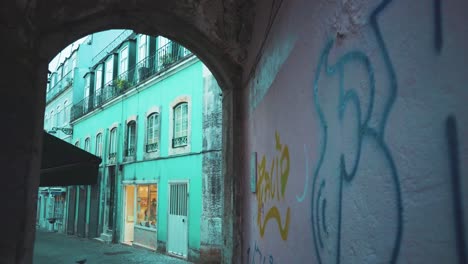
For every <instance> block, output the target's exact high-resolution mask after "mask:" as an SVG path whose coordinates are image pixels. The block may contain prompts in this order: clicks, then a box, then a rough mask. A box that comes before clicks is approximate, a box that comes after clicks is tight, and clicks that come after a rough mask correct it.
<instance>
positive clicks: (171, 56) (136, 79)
mask: <svg viewBox="0 0 468 264" xmlns="http://www.w3.org/2000/svg"><path fill="white" fill-rule="evenodd" d="M190 56H192V53H191V52H190V51H189V50H187V49H186V48H184V47H183V46H181V45H180V44H178V43H176V42H169V43H168V44H166V45H164V46H163V47H161V48H160V49H158V50H157V52H156V54H155V55H153V56H149V57H146V58H145V59H143V60H141V61H140V62H138V63H137V64H136V65H135V67H133V68H131V69H129V70H128V71H126V72H124V73H122V74H120V75H119V76H118V77H117V78H116V79H114V80H112V81H110V82H108V83H107V84H105V85H104V87H103V88H102V89H99V90H96V92H95V94H94V95H92V96H88V97H86V98H84V99H83V100H81V101H80V102H78V103H76V104H74V105H73V107H72V110H71V121H74V120H76V119H78V118H80V117H82V116H84V115H86V114H87V113H90V112H92V111H93V110H94V109H96V108H98V107H100V106H102V105H103V104H105V103H107V102H109V101H111V100H112V99H114V98H116V97H118V96H119V95H121V94H123V93H125V92H126V91H128V90H130V89H131V88H133V87H135V86H136V85H138V84H140V83H141V82H143V81H145V80H147V79H149V78H150V77H152V76H154V75H156V74H159V73H162V72H163V71H165V70H167V69H168V68H170V67H172V66H174V65H176V64H178V63H180V62H182V61H184V60H186V59H187V58H189V57H190Z"/></svg>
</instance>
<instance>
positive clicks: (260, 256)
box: [245, 241, 274, 264]
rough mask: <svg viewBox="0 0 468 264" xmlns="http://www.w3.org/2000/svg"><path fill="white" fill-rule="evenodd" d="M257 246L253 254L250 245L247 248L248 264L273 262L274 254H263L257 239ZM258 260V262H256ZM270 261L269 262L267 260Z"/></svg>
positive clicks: (268, 263)
mask: <svg viewBox="0 0 468 264" xmlns="http://www.w3.org/2000/svg"><path fill="white" fill-rule="evenodd" d="M254 244H255V246H254V249H253V252H252V256H250V252H251V249H250V247H249V248H248V249H247V261H246V262H245V263H247V264H255V263H258V264H273V263H274V261H273V256H272V255H271V254H270V255H269V256H267V255H266V254H265V255H264V254H262V251H261V250H260V248H259V247H258V246H257V241H255V243H254ZM255 260H257V261H258V262H256V261H255ZM267 261H268V262H267Z"/></svg>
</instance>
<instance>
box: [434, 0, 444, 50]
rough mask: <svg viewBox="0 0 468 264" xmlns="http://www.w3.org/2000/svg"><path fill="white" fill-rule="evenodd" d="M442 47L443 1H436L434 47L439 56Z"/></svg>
mask: <svg viewBox="0 0 468 264" xmlns="http://www.w3.org/2000/svg"><path fill="white" fill-rule="evenodd" d="M442 45H443V36H442V0H434V47H435V50H436V52H437V54H440V52H441V50H442Z"/></svg>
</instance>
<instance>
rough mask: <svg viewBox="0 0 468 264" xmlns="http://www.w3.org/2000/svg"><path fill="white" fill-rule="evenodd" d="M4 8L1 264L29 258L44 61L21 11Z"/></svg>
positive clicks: (39, 148)
mask: <svg viewBox="0 0 468 264" xmlns="http://www.w3.org/2000/svg"><path fill="white" fill-rule="evenodd" d="M2 9H3V8H2ZM7 10H8V12H10V11H11V13H12V14H11V16H13V17H9V18H8V17H5V20H2V21H4V22H1V23H0V34H1V35H2V36H3V38H2V41H1V42H0V57H1V58H2V60H0V69H1V73H0V76H2V78H1V88H0V112H1V117H2V129H0V131H1V132H0V135H1V138H2V140H3V142H2V158H1V159H0V166H1V168H2V172H1V173H0V175H1V177H2V179H1V181H2V186H3V188H2V191H1V192H0V201H1V202H2V215H3V217H1V218H0V234H1V236H0V263H31V262H32V253H33V243H34V234H35V219H36V204H35V203H36V200H37V191H38V185H39V168H40V160H41V151H42V123H43V113H44V105H45V94H44V92H45V87H46V79H47V67H46V64H47V62H41V61H40V60H39V59H38V52H37V50H36V47H35V45H36V43H35V40H34V37H33V36H34V35H35V34H34V33H33V32H32V30H31V29H30V28H29V27H28V26H25V25H22V24H19V21H17V19H18V17H21V15H20V14H18V13H15V10H14V9H11V10H10V9H7ZM2 18H4V17H3V16H2ZM15 23H16V24H15Z"/></svg>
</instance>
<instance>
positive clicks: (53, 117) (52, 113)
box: [50, 110, 55, 129]
mask: <svg viewBox="0 0 468 264" xmlns="http://www.w3.org/2000/svg"><path fill="white" fill-rule="evenodd" d="M53 126H55V114H54V110H52V111H50V127H51V129H52V127H53Z"/></svg>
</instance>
